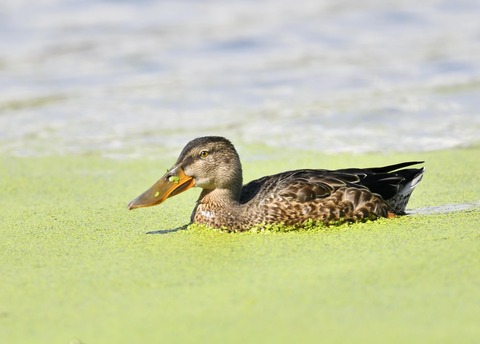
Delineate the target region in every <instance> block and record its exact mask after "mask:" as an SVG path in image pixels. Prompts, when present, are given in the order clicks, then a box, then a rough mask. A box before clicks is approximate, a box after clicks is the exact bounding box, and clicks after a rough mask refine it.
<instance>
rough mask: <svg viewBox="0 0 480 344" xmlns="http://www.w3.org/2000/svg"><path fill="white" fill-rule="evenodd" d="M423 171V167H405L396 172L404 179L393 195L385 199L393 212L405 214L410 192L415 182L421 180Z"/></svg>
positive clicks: (415, 184)
mask: <svg viewBox="0 0 480 344" xmlns="http://www.w3.org/2000/svg"><path fill="white" fill-rule="evenodd" d="M402 172H404V173H402ZM424 172H425V168H424V167H422V168H420V169H406V170H402V171H398V172H397V173H398V174H400V175H402V176H403V177H404V178H405V180H404V182H402V183H401V185H400V187H399V189H398V192H397V193H396V194H395V196H393V197H392V198H390V199H387V200H386V202H387V203H388V204H389V206H390V208H391V209H392V210H393V212H394V213H395V214H405V207H406V206H407V203H408V200H409V199H410V195H411V194H412V192H413V189H415V187H416V186H417V184H418V183H419V182H420V181H421V180H422V177H423V173H424Z"/></svg>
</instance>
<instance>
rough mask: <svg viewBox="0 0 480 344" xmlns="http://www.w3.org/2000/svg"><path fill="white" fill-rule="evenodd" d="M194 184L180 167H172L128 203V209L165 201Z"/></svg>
mask: <svg viewBox="0 0 480 344" xmlns="http://www.w3.org/2000/svg"><path fill="white" fill-rule="evenodd" d="M193 186H195V181H194V180H193V178H192V177H189V176H187V175H186V174H185V172H183V169H181V168H175V167H174V168H172V169H171V170H170V171H168V172H167V173H166V174H165V175H164V176H163V177H162V178H161V179H160V180H159V181H158V182H156V183H155V184H153V186H152V187H151V188H150V189H148V190H147V191H145V192H144V193H142V194H141V195H140V196H138V197H137V198H135V199H134V200H133V201H131V202H130V203H129V204H128V209H129V210H132V209H136V208H142V207H151V206H152V205H157V204H160V203H162V202H163V201H165V200H166V199H167V198H169V197H172V196H175V195H178V194H179V193H181V192H183V191H186V190H188V189H190V188H191V187H193Z"/></svg>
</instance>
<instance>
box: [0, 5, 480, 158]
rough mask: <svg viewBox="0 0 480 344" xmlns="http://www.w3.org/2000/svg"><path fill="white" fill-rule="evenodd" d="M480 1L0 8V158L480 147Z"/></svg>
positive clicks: (6, 6) (28, 6)
mask: <svg viewBox="0 0 480 344" xmlns="http://www.w3.org/2000/svg"><path fill="white" fill-rule="evenodd" d="M479 14H480V3H479V2H478V1H474V0H472V1H467V0H465V1H457V0H444V1H434V0H431V1H404V0H402V1H400V0H392V1H388V2H383V1H373V0H367V1H361V2H358V1H353V0H346V1H340V2H339V1H333V0H328V1H317V0H312V1H309V0H300V1H289V0H288V1H287V0H283V1H260V2H259V1H253V0H252V1H243V0H242V1H240V0H238V1H228V2H227V1H219V0H218V1H216V0H207V1H194V0H181V1H173V0H172V1H148V0H144V1H135V2H128V1H66V0H42V1H36V2H35V4H32V3H31V2H29V1H13V0H11V1H2V2H1V3H0V90H1V92H0V152H2V153H3V154H8V155H51V154H77V153H88V152H101V153H103V154H107V155H117V156H144V155H148V154H149V152H151V151H155V149H156V148H158V147H172V148H175V150H177V151H178V149H180V147H182V146H183V145H184V144H185V143H186V141H188V140H189V139H191V138H193V137H196V136H200V135H206V134H219V135H223V136H227V137H229V138H231V139H232V140H234V142H235V143H237V144H242V143H262V144H267V145H271V146H279V147H283V146H289V147H296V148H300V149H303V148H308V149H314V150H318V151H322V152H329V153H335V152H372V151H384V152H397V151H425V150H434V149H445V148H450V147H458V146H469V145H472V144H477V143H478V137H480V135H479V134H480V113H479V112H480V111H479V109H480V21H479V20H478V18H479Z"/></svg>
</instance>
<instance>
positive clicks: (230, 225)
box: [129, 137, 424, 231]
mask: <svg viewBox="0 0 480 344" xmlns="http://www.w3.org/2000/svg"><path fill="white" fill-rule="evenodd" d="M417 163H420V162H406V163H400V164H396V165H391V166H385V167H379V168H367V169H358V168H350V169H342V170H334V171H330V170H312V169H304V170H295V171H288V172H283V173H279V174H275V175H272V176H267V177H263V178H260V179H256V180H253V181H251V182H249V183H248V184H246V185H243V186H242V168H241V163H240V159H239V157H238V154H237V152H236V150H235V148H234V146H233V145H232V144H231V143H230V141H228V140H227V139H225V138H222V137H201V138H197V139H194V140H192V141H191V142H189V143H188V144H187V146H186V147H185V148H184V149H183V151H182V153H181V154H180V156H179V158H178V160H177V162H176V163H175V165H174V166H173V167H172V168H171V169H170V170H169V171H168V172H167V173H166V174H165V175H164V176H163V177H162V179H160V180H159V181H158V182H157V184H155V185H154V186H153V187H152V188H151V189H149V190H147V191H146V192H145V193H144V194H142V195H140V196H139V197H137V198H136V199H135V200H133V201H132V202H131V203H130V205H129V208H130V209H133V208H137V207H142V206H150V205H154V204H158V203H161V202H163V200H164V199H166V198H168V197H170V196H173V195H176V194H178V193H180V192H182V191H184V190H186V189H188V188H189V187H191V186H198V187H201V188H202V189H203V190H202V192H201V194H200V197H199V199H198V201H197V205H196V206H195V209H194V210H193V213H192V217H191V221H192V222H194V223H200V224H205V225H207V226H210V227H214V228H223V229H227V230H232V231H243V230H247V229H249V228H251V227H253V226H257V225H265V224H267V225H268V224H280V223H282V224H284V225H287V226H298V227H301V226H302V224H303V223H304V222H305V221H307V220H312V221H314V222H322V223H325V224H331V223H334V222H335V223H337V222H344V221H348V222H354V221H362V220H365V219H371V220H373V219H376V218H378V217H389V216H390V215H392V214H399V215H400V214H404V212H405V206H406V204H407V202H408V199H409V197H410V194H411V193H412V191H413V189H414V187H415V186H416V185H417V184H418V182H419V181H420V180H421V178H422V175H423V172H424V168H420V169H414V168H405V167H408V166H410V165H414V164H417ZM178 171H181V174H178ZM177 174H178V175H181V176H182V179H181V181H180V182H176V183H178V185H172V183H171V182H169V180H171V178H172V176H177ZM175 178H177V177H175ZM159 184H161V185H162V187H165V185H166V186H168V187H170V189H168V190H169V191H168V192H166V191H163V189H162V192H164V193H165V195H166V196H165V197H164V198H162V199H161V200H153V201H152V198H154V197H153V194H154V193H155V197H159V196H157V194H158V193H159V192H158V191H157V190H159V189H158V188H159V186H158V185H159ZM155 186H157V187H156V188H155ZM172 190H173V191H172ZM162 192H161V193H162ZM160 196H161V195H160Z"/></svg>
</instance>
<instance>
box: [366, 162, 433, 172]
mask: <svg viewBox="0 0 480 344" xmlns="http://www.w3.org/2000/svg"><path fill="white" fill-rule="evenodd" d="M423 163H424V161H409V162H401V163H399V164H395V165H389V166H383V167H373V168H367V169H366V170H369V171H372V172H375V173H387V172H392V171H395V170H399V169H401V168H404V167H407V166H412V165H418V164H423ZM422 170H423V169H422Z"/></svg>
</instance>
